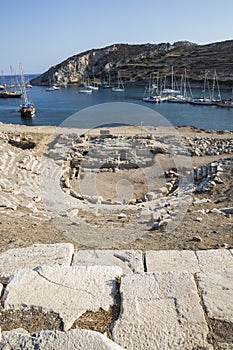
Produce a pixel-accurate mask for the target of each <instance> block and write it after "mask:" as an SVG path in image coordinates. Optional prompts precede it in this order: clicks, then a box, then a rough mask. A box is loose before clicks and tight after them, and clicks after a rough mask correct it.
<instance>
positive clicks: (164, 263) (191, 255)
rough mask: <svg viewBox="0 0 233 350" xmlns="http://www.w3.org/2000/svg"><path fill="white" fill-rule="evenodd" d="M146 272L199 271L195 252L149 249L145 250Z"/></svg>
mask: <svg viewBox="0 0 233 350" xmlns="http://www.w3.org/2000/svg"><path fill="white" fill-rule="evenodd" d="M146 267H147V271H148V272H170V271H188V272H191V273H195V272H198V271H200V268H199V266H198V260H197V257H196V255H195V252H193V251H190V250H189V251H188V250H182V251H180V250H158V251H156V250H151V251H148V252H146Z"/></svg>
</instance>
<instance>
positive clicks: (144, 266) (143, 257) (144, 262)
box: [142, 252, 148, 272]
mask: <svg viewBox="0 0 233 350" xmlns="http://www.w3.org/2000/svg"><path fill="white" fill-rule="evenodd" d="M142 262H143V269H144V272H148V271H147V263H146V252H142Z"/></svg>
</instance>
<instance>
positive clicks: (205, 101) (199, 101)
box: [189, 71, 213, 106]
mask: <svg viewBox="0 0 233 350" xmlns="http://www.w3.org/2000/svg"><path fill="white" fill-rule="evenodd" d="M207 75H208V71H206V72H205V76H204V89H203V97H199V98H192V99H191V100H190V101H189V103H190V104H192V105H205V106H210V105H212V104H213V97H212V96H211V92H210V86H209V80H208V77H207ZM206 89H208V96H206Z"/></svg>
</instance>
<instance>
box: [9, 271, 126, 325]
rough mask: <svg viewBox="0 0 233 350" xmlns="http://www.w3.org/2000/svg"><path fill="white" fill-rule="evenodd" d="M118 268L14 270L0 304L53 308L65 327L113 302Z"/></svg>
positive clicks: (106, 308) (15, 306)
mask: <svg viewBox="0 0 233 350" xmlns="http://www.w3.org/2000/svg"><path fill="white" fill-rule="evenodd" d="M121 275H122V270H121V268H119V267H114V266H112V267H111V266H108V267H105V266H87V267H86V266H75V267H67V266H57V267H51V266H43V267H38V268H36V269H34V270H29V269H25V270H18V271H17V272H16V273H15V274H14V275H13V278H12V279H11V281H10V283H9V284H8V285H7V287H6V290H5V294H4V298H3V305H4V307H5V308H6V309H9V308H15V309H18V308H20V307H21V306H22V305H26V306H29V307H30V306H32V305H33V306H34V307H38V308H42V309H43V310H44V311H54V312H56V313H58V314H59V315H60V317H61V319H62V320H63V323H64V329H65V330H68V329H70V328H71V326H72V325H73V323H74V321H75V320H76V319H77V318H78V317H79V316H81V315H82V314H83V313H85V312H86V311H88V310H89V311H97V310H99V309H100V308H102V309H103V310H106V311H108V310H109V308H110V306H111V305H113V304H114V297H115V293H116V288H117V283H116V279H117V278H118V277H119V276H121Z"/></svg>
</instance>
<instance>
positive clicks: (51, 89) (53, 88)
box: [45, 77, 60, 91]
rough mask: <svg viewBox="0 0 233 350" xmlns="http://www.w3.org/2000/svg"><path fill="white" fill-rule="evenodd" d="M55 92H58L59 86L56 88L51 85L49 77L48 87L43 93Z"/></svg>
mask: <svg viewBox="0 0 233 350" xmlns="http://www.w3.org/2000/svg"><path fill="white" fill-rule="evenodd" d="M55 90H60V87H59V86H56V85H55V84H52V83H51V78H50V77H49V87H47V88H46V89H45V91H55Z"/></svg>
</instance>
